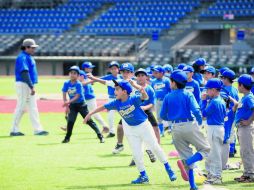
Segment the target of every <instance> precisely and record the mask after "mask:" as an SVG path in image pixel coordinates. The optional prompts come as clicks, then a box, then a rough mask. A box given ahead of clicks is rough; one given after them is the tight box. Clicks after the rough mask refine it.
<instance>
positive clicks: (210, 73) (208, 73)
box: [200, 65, 216, 84]
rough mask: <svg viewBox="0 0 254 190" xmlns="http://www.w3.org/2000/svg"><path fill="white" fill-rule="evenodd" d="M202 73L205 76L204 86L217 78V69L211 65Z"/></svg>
mask: <svg viewBox="0 0 254 190" xmlns="http://www.w3.org/2000/svg"><path fill="white" fill-rule="evenodd" d="M200 73H201V74H204V84H206V83H207V81H208V80H209V79H212V78H215V77H216V69H215V68H214V67H213V66H210V65H208V66H206V67H205V68H204V69H203V70H201V71H200Z"/></svg>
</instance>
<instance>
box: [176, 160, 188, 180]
mask: <svg viewBox="0 0 254 190" xmlns="http://www.w3.org/2000/svg"><path fill="white" fill-rule="evenodd" d="M177 165H178V167H179V169H180V171H181V175H182V178H183V179H184V180H185V181H189V175H188V173H187V171H188V169H189V167H188V165H187V164H186V161H185V160H178V161H177Z"/></svg>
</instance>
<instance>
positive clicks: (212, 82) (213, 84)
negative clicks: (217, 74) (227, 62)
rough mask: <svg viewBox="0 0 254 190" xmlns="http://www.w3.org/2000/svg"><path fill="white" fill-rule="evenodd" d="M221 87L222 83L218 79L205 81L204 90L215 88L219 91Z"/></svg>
mask: <svg viewBox="0 0 254 190" xmlns="http://www.w3.org/2000/svg"><path fill="white" fill-rule="evenodd" d="M222 87H223V82H222V81H221V80H220V79H218V78H212V79H210V80H208V81H207V83H206V85H205V88H216V89H221V88H222Z"/></svg>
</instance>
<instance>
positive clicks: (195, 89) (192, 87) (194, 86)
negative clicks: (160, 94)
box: [185, 79, 201, 103]
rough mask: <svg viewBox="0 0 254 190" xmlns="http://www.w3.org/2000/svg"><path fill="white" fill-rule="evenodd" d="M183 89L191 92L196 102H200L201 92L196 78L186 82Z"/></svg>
mask: <svg viewBox="0 0 254 190" xmlns="http://www.w3.org/2000/svg"><path fill="white" fill-rule="evenodd" d="M185 90H187V91H189V92H191V93H193V95H194V97H195V98H196V100H197V102H198V103H199V102H200V99H201V93H200V88H199V84H198V82H197V81H196V80H194V79H193V80H192V81H191V82H187V83H186V86H185Z"/></svg>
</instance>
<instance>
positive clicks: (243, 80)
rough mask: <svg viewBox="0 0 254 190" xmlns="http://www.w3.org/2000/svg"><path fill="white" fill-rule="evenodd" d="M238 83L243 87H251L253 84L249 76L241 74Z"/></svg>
mask: <svg viewBox="0 0 254 190" xmlns="http://www.w3.org/2000/svg"><path fill="white" fill-rule="evenodd" d="M238 83H241V84H243V85H245V86H249V87H252V86H253V84H254V79H253V78H252V76H251V75H248V74H243V75H241V76H240V77H239V78H238Z"/></svg>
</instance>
